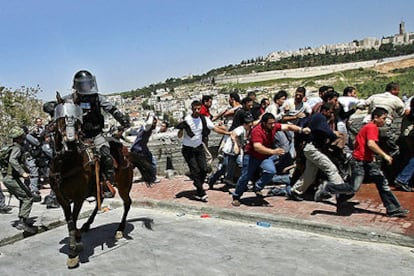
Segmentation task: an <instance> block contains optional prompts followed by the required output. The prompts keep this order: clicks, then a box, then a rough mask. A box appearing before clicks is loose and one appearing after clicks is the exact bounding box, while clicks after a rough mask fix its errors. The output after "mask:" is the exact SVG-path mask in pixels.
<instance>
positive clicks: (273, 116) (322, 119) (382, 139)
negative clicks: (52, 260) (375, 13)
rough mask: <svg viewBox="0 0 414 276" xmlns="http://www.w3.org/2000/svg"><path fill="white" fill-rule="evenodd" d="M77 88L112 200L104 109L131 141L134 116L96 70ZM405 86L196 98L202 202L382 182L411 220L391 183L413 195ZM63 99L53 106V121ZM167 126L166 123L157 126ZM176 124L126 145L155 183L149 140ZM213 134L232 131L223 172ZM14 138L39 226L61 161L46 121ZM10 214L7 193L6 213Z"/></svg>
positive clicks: (17, 164) (338, 194)
mask: <svg viewBox="0 0 414 276" xmlns="http://www.w3.org/2000/svg"><path fill="white" fill-rule="evenodd" d="M73 89H74V92H73V93H72V94H71V95H68V96H66V97H65V98H64V99H65V101H69V102H74V103H77V104H79V105H80V106H81V107H82V109H83V111H84V113H83V125H82V132H83V134H84V135H85V136H86V137H89V138H90V139H92V140H93V141H94V144H95V146H96V147H97V150H98V153H99V156H100V162H101V169H102V172H103V178H104V180H103V182H104V183H105V185H104V186H103V189H104V196H105V197H113V196H114V195H115V192H116V191H115V189H114V188H113V186H116V183H115V181H114V167H113V161H112V157H111V156H110V146H109V143H108V139H107V138H106V137H104V135H103V125H104V124H103V116H102V110H104V111H106V112H108V113H111V114H112V115H113V116H114V117H115V119H117V121H118V122H119V123H120V124H121V126H120V127H118V128H116V129H114V130H113V133H112V137H113V138H115V139H116V140H118V141H119V139H125V138H124V137H123V134H124V130H125V129H127V128H128V127H130V123H129V119H128V117H126V116H125V115H124V114H122V113H121V112H120V111H119V110H118V109H117V108H116V107H115V106H114V105H112V104H111V103H110V102H108V101H107V100H106V99H105V97H103V96H102V95H100V94H98V90H97V85H96V80H95V77H94V76H93V75H92V74H91V73H90V72H88V71H85V70H82V71H79V72H78V73H76V74H75V77H74V84H73ZM399 92H400V87H399V85H398V84H397V83H389V84H388V85H387V86H386V87H385V92H384V93H380V94H375V95H372V96H371V97H369V98H368V99H365V100H364V99H358V97H357V91H356V89H355V88H354V87H346V88H345V89H344V91H343V95H340V94H339V93H338V92H336V91H335V89H334V88H333V87H330V86H322V87H320V89H319V96H318V97H316V96H315V97H309V96H307V93H306V89H305V87H298V88H297V89H296V91H295V93H294V95H293V97H289V94H288V93H287V92H286V91H284V90H280V91H278V92H276V93H275V94H274V96H273V98H272V99H268V98H262V99H261V100H260V102H258V101H257V98H256V93H255V92H249V93H248V94H247V95H246V97H244V98H241V97H240V95H239V94H238V93H230V94H229V96H228V104H229V106H228V107H227V108H226V109H224V110H223V111H221V112H219V113H218V114H216V115H213V114H211V112H210V109H211V106H212V104H213V102H214V101H213V98H212V97H211V96H208V95H205V96H203V97H202V99H201V100H194V101H193V102H192V103H191V110H190V112H189V113H188V114H187V115H186V116H185V117H184V119H183V121H182V122H180V123H178V124H177V125H176V126H175V129H177V130H178V137H179V138H180V139H182V150H181V152H182V155H183V157H184V160H185V162H186V163H187V165H188V169H189V171H188V173H186V174H187V175H188V176H189V177H190V178H191V179H192V181H193V185H194V187H195V199H197V200H200V201H203V202H207V201H208V194H207V192H206V190H205V189H204V187H203V184H204V183H208V186H209V189H215V185H216V184H217V183H218V182H221V183H224V184H225V185H227V186H228V188H229V189H231V190H232V192H231V193H232V199H231V204H232V205H233V206H235V207H238V206H240V205H241V204H243V199H242V196H243V194H244V193H245V192H247V191H251V192H253V193H254V194H255V195H256V196H257V197H264V196H286V197H287V198H288V199H290V200H295V201H302V200H303V199H304V194H305V193H312V194H313V197H314V200H315V201H317V202H319V201H324V200H327V199H330V198H331V197H335V199H336V204H337V206H338V208H340V207H341V206H343V204H344V203H345V202H346V201H347V200H349V199H351V198H352V197H353V195H354V194H355V193H356V192H358V190H359V188H360V185H361V183H363V182H364V181H370V182H373V183H375V184H376V187H377V189H378V192H379V194H380V197H381V200H382V202H383V204H384V206H385V208H386V215H387V216H390V217H404V216H406V215H407V214H408V213H409V210H407V209H405V208H403V207H402V206H401V204H400V203H399V201H398V199H397V197H396V196H395V195H394V193H393V192H392V191H391V189H390V181H391V184H392V185H395V187H396V188H398V189H400V190H402V191H406V192H411V191H413V189H412V182H413V181H414V180H413V174H414V143H413V139H414V99H413V97H411V98H408V99H406V102H405V103H404V102H403V100H402V99H400V98H399V97H398V94H399ZM56 104H57V103H56V102H50V103H47V104H45V106H44V111H45V112H47V113H49V115H51V118H53V117H54V114H53V112H54V107H55V106H56ZM357 109H361V110H362V109H368V115H367V117H366V118H365V119H364V120H363V126H359V127H357V126H355V124H354V118H353V114H354V113H355V112H356V111H357ZM396 117H402V118H403V119H402V124H401V135H400V136H396V135H395V132H394V131H392V128H391V126H392V124H393V119H394V118H396ZM159 123H161V127H160V128H157V125H158V124H159ZM169 127H170V126H169V124H168V122H160V121H159V120H158V118H156V117H155V116H154V115H153V114H150V115H148V117H147V119H146V121H145V123H144V124H143V125H142V127H141V128H140V129H139V130H138V131H137V135H136V138H135V140H134V141H127V142H128V143H130V152H131V153H130V156H131V159H130V161H131V162H132V163H133V165H134V168H137V169H138V170H139V172H140V174H141V176H142V179H143V181H145V182H146V183H147V185H148V186H150V185H152V184H154V183H158V182H159V179H158V178H157V161H156V159H155V157H154V156H153V154H152V153H151V151H150V149H149V147H148V141H149V140H150V137H151V135H152V134H153V133H164V132H166V131H167V129H168V128H169ZM211 131H214V132H216V133H218V134H220V135H223V138H222V139H221V141H220V144H219V145H218V160H219V164H218V166H217V168H212V167H211V166H210V165H209V164H210V161H211V160H210V159H211V153H210V152H209V147H211V146H212V145H209V135H210V133H211ZM10 138H11V139H12V140H13V144H12V146H11V147H10V152H9V156H8V165H7V167H5V168H2V175H3V184H4V185H5V187H6V188H7V189H8V191H9V192H10V194H12V195H14V196H16V197H17V198H18V199H19V201H20V206H19V215H18V216H19V220H18V221H17V224H16V228H17V229H21V230H25V231H28V232H34V229H33V227H32V225H31V223H30V222H28V217H29V214H30V210H31V207H32V204H33V203H34V202H40V201H41V197H40V192H39V189H40V188H42V185H43V184H45V183H47V179H48V177H49V169H48V168H49V166H48V164H49V162H50V160H51V158H53V149H52V147H51V145H50V133H49V132H48V131H47V127H45V125H44V124H43V120H42V119H41V118H36V119H35V125H34V126H33V127H30V128H24V127H23V128H21V127H14V128H13V129H11V130H10ZM401 148H403V149H401ZM396 159H398V160H399V161H400V162H399V164H398V172H399V173H397V174H395V175H386V174H384V171H383V170H384V168H386V167H387V166H394V168H397V166H396V164H395V163H396V162H395V160H396ZM394 171H395V170H394ZM22 180H23V181H22ZM270 184H271V185H273V187H274V188H273V189H270V190H269V192H268V194H267V195H264V194H263V189H264V188H265V186H267V185H270ZM43 203H44V204H46V207H47V208H57V207H59V204H58V202H57V200H56V196H55V194H54V193H53V191H52V190H51V192H50V194H49V195H48V196H47V197H46V198H45V199H44V202H43ZM10 211H11V208H10V207H9V206H7V205H6V203H5V197H4V194H3V193H2V192H1V190H0V213H9V212H10Z"/></svg>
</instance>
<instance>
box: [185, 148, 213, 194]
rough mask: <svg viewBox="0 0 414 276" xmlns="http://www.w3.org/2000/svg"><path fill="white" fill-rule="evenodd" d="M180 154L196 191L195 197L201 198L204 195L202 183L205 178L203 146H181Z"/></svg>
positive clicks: (205, 163) (205, 168) (205, 165)
mask: <svg viewBox="0 0 414 276" xmlns="http://www.w3.org/2000/svg"><path fill="white" fill-rule="evenodd" d="M181 152H182V154H183V156H184V159H185V161H186V162H187V164H188V168H189V169H190V173H191V178H192V179H193V181H194V182H193V184H194V186H195V187H196V189H197V195H200V196H203V195H204V194H205V192H204V189H203V183H204V180H205V179H206V176H207V162H206V154H205V152H204V148H203V145H202V144H201V145H200V146H198V147H196V148H192V147H187V146H183V148H182V149H181Z"/></svg>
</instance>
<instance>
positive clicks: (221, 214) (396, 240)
mask: <svg viewBox="0 0 414 276" xmlns="http://www.w3.org/2000/svg"><path fill="white" fill-rule="evenodd" d="M107 204H108V206H109V208H110V209H115V208H122V207H123V202H122V200H121V199H111V200H108V201H107ZM131 205H132V206H137V207H142V208H153V209H155V208H156V209H164V210H168V211H175V212H177V213H184V214H185V213H186V214H191V215H196V216H197V215H200V214H202V213H207V214H209V215H210V216H211V217H213V218H219V219H225V220H232V221H240V222H248V223H252V224H256V222H257V221H266V222H268V223H270V224H271V225H273V226H275V227H280V228H285V229H294V230H298V231H305V232H310V233H315V234H322V235H327V236H331V237H335V238H345V239H350V240H357V241H366V242H379V243H385V244H392V245H398V246H405V247H414V237H411V236H405V235H401V234H395V233H389V232H382V231H381V232H378V231H376V230H373V229H371V228H368V227H358V228H356V227H355V228H351V227H341V226H334V225H329V224H324V223H317V222H312V221H307V220H301V219H295V218H291V217H285V216H277V215H268V214H262V213H254V212H246V211H243V212H241V211H237V210H230V209H222V208H216V207H211V206H194V205H185V204H179V203H174V202H169V201H161V200H153V199H142V200H132V204H131ZM92 211H93V210H86V211H84V212H81V213H80V214H79V219H84V218H87V217H89V215H90V214H91V213H92ZM127 221H128V219H127ZM65 224H66V222H65V220H64V218H63V217H60V218H57V219H56V220H54V221H52V222H50V223H48V224H46V225H41V226H39V227H38V232H37V233H36V234H38V233H42V232H45V231H48V230H51V229H54V228H57V227H59V226H62V225H65ZM29 236H30V234H27V233H26V234H25V232H20V233H17V234H15V235H13V236H10V237H6V238H3V239H1V240H0V247H2V246H5V245H8V244H12V243H14V242H17V241H19V240H22V239H24V238H27V237H29Z"/></svg>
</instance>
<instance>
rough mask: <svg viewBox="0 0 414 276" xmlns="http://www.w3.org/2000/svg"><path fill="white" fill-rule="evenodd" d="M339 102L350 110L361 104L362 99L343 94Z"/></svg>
mask: <svg viewBox="0 0 414 276" xmlns="http://www.w3.org/2000/svg"><path fill="white" fill-rule="evenodd" d="M338 102H339V103H340V104H341V105H342V106H343V107H344V111H345V112H348V111H349V110H350V109H351V108H353V107H354V106H356V105H357V104H359V103H360V102H361V100H360V99H358V98H355V97H351V96H341V97H339V98H338Z"/></svg>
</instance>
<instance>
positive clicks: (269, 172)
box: [233, 154, 276, 199]
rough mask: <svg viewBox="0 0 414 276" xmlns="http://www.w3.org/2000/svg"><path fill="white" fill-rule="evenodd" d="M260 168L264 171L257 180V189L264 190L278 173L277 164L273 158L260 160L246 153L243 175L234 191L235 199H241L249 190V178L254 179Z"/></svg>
mask: <svg viewBox="0 0 414 276" xmlns="http://www.w3.org/2000/svg"><path fill="white" fill-rule="evenodd" d="M259 168H262V170H263V173H262V176H261V177H260V178H259V180H257V181H256V184H255V187H254V189H255V191H260V190H262V189H263V188H264V186H265V185H266V184H268V183H270V182H271V181H272V178H273V175H275V174H276V168H275V164H274V162H273V160H272V158H267V159H264V160H260V159H256V158H254V157H253V156H250V155H248V154H245V155H244V157H243V167H242V171H241V175H240V178H239V180H238V181H237V185H236V190H235V191H234V192H233V198H234V199H239V198H240V197H241V196H242V195H243V193H244V192H245V191H247V184H248V182H249V180H250V179H252V177H253V176H254V174H255V173H256V171H257V170H258V169H259Z"/></svg>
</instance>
